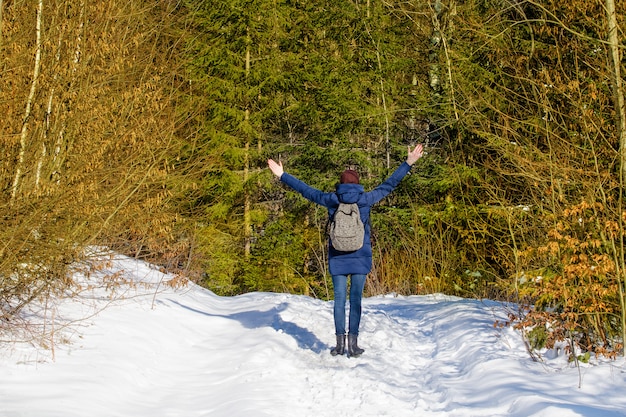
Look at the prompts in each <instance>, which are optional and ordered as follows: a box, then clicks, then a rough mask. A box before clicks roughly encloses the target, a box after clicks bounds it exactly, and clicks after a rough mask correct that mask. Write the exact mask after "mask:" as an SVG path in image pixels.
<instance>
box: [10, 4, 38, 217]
mask: <svg viewBox="0 0 626 417" xmlns="http://www.w3.org/2000/svg"><path fill="white" fill-rule="evenodd" d="M42 13H43V0H39V2H38V3H37V18H36V19H37V23H36V27H37V29H36V32H37V44H36V51H35V68H34V69H33V81H32V83H31V85H30V93H29V94H28V99H27V101H26V110H25V112H24V120H23V121H22V131H21V133H20V151H19V156H18V158H17V167H16V169H15V177H14V178H13V185H12V187H11V205H13V204H14V203H15V199H16V197H17V191H18V189H19V187H20V179H21V178H22V172H23V170H24V158H25V156H26V137H27V136H28V122H29V119H30V113H31V109H32V106H33V100H34V98H35V92H36V91H37V80H38V79H39V71H40V68H41V15H42Z"/></svg>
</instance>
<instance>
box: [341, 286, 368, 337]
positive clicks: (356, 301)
mask: <svg viewBox="0 0 626 417" xmlns="http://www.w3.org/2000/svg"><path fill="white" fill-rule="evenodd" d="M366 277H367V276H366V275H362V274H352V275H350V318H349V321H348V332H349V333H350V334H353V335H355V336H356V335H358V334H359V325H360V324H361V300H362V298H363V288H365V278H366ZM347 286H348V276H347V275H333V290H334V293H335V306H334V311H333V313H334V317H335V334H337V335H343V334H346V290H347Z"/></svg>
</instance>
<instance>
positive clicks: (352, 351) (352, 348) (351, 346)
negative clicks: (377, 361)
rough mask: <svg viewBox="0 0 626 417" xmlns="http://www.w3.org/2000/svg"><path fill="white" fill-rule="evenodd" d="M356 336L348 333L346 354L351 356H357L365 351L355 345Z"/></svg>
mask: <svg viewBox="0 0 626 417" xmlns="http://www.w3.org/2000/svg"><path fill="white" fill-rule="evenodd" d="M357 338H358V336H357V335H355V334H349V335H348V356H349V357H351V358H358V357H359V356H361V355H362V354H363V352H365V350H364V349H361V348H360V347H359V346H358V345H357Z"/></svg>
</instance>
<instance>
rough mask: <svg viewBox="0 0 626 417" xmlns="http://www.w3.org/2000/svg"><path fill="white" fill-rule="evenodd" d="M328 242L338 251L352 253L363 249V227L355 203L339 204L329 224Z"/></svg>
mask: <svg viewBox="0 0 626 417" xmlns="http://www.w3.org/2000/svg"><path fill="white" fill-rule="evenodd" d="M329 235H330V242H331V244H332V245H333V248H335V249H336V250H338V251H341V252H354V251H356V250H359V249H361V248H362V247H363V239H364V237H365V226H364V225H363V222H362V221H361V213H360V212H359V206H358V205H357V204H356V203H353V204H346V203H340V204H339V207H337V211H336V212H335V215H334V216H333V219H332V221H331V222H330V231H329Z"/></svg>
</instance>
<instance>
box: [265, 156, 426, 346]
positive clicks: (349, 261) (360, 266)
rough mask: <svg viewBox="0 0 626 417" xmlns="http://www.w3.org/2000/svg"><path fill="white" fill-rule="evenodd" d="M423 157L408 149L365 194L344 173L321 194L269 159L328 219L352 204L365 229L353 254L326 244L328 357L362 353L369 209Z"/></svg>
mask: <svg viewBox="0 0 626 417" xmlns="http://www.w3.org/2000/svg"><path fill="white" fill-rule="evenodd" d="M422 155H423V147H422V145H421V144H419V145H417V146H416V147H415V148H414V149H413V150H411V148H410V147H409V149H408V156H407V158H406V162H404V163H403V164H402V165H400V166H399V167H398V168H397V169H396V170H395V172H394V173H393V174H391V176H390V177H389V178H387V180H386V181H385V182H383V183H382V184H380V185H379V186H378V187H376V188H375V189H373V190H372V191H369V192H365V190H364V189H363V186H362V185H361V184H359V174H358V173H357V172H356V171H353V170H345V171H343V172H342V173H341V175H340V177H339V184H337V187H336V190H335V191H334V192H323V191H320V190H318V189H316V188H313V187H311V186H309V185H307V184H305V183H304V182H302V181H300V180H298V179H297V178H295V177H294V176H293V175H290V174H288V173H286V172H285V171H284V169H283V164H282V162H276V161H274V160H273V159H269V160H268V161H267V163H268V166H269V168H270V170H271V171H272V172H273V173H274V175H276V176H277V177H278V178H279V179H280V181H281V182H283V183H284V184H286V185H288V186H289V187H291V188H292V189H294V190H295V191H297V192H298V193H300V194H301V195H302V196H303V197H305V198H306V199H308V200H310V201H312V202H314V203H317V204H320V205H322V206H324V207H326V208H327V209H328V215H329V218H331V219H332V218H333V216H334V215H335V212H336V210H337V208H338V207H339V204H340V203H345V204H352V203H356V204H357V206H358V208H359V213H360V217H361V221H362V223H363V225H364V227H365V234H364V239H363V246H362V247H361V248H360V249H358V250H355V251H350V252H342V251H338V250H336V249H335V248H334V247H333V244H332V241H330V240H329V250H328V269H329V271H330V274H331V276H332V279H333V292H334V298H335V304H334V310H333V315H334V320H335V334H336V336H337V346H335V347H334V348H332V349H331V351H330V353H331V354H332V355H333V356H335V355H343V354H344V353H346V347H347V353H348V356H350V357H358V356H360V355H361V354H362V353H363V352H364V350H363V349H361V348H360V347H359V346H358V340H357V339H358V335H359V326H360V324H361V299H362V297H363V289H364V288H365V279H366V277H367V274H368V273H369V272H370V270H371V269H372V244H371V241H370V222H369V217H370V210H371V207H372V206H373V205H374V204H376V203H377V202H379V201H380V200H382V199H383V198H385V197H386V196H387V195H388V194H389V193H391V192H392V191H393V190H394V188H396V187H397V186H398V184H400V182H401V181H402V179H403V178H404V177H405V175H406V174H408V173H409V171H410V170H411V166H412V165H413V164H414V163H415V162H417V160H418V159H420V158H421V157H422ZM348 276H350V293H349V294H350V313H349V319H348V343H347V346H346V296H347V294H346V291H347V282H348Z"/></svg>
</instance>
